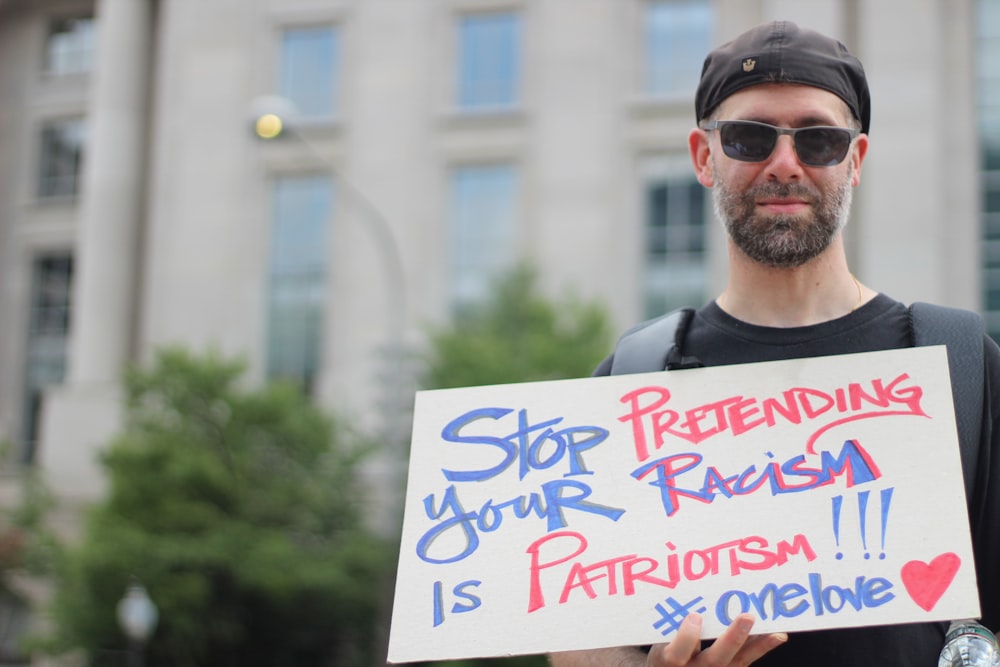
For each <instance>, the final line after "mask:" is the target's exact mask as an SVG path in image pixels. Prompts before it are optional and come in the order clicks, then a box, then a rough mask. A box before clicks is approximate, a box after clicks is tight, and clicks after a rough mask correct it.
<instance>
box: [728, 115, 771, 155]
mask: <svg viewBox="0 0 1000 667" xmlns="http://www.w3.org/2000/svg"><path fill="white" fill-rule="evenodd" d="M720 138H721V139H722V151H723V152H724V153H725V154H726V155H728V156H729V157H731V158H733V159H734V160H742V161H744V162H760V161H762V160H766V159H767V156H768V155H770V154H771V151H773V150H774V144H775V143H777V141H778V132H777V131H776V130H775V129H774V128H773V127H768V126H767V125H758V124H756V123H740V122H733V123H726V124H725V125H722V127H721V128H720Z"/></svg>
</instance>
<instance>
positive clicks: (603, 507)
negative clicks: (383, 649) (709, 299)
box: [389, 347, 979, 662]
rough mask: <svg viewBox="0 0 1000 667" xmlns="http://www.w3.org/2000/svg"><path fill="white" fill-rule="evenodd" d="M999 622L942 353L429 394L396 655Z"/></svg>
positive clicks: (414, 479) (407, 527)
mask: <svg viewBox="0 0 1000 667" xmlns="http://www.w3.org/2000/svg"><path fill="white" fill-rule="evenodd" d="M692 611H697V612H699V613H701V614H702V616H703V618H704V626H703V627H704V636H705V637H706V638H708V637H716V636H718V635H719V634H721V633H722V631H723V630H724V629H725V627H726V626H727V625H728V624H729V623H730V622H731V619H733V618H734V617H735V616H736V615H737V614H739V613H741V612H749V613H751V614H753V615H754V616H755V617H756V619H757V620H756V621H755V625H754V632H755V633H756V632H774V631H787V632H795V631H798V630H811V629H817V628H832V627H843V626H860V625H878V624H888V623H908V622H918V621H935V620H945V619H952V618H966V617H977V616H978V615H979V604H978V597H977V592H976V580H975V571H974V565H973V558H972V549H971V541H970V537H969V528H968V520H967V514H966V504H965V494H964V486H963V482H962V472H961V462H960V455H959V448H958V442H957V434H956V429H955V417H954V408H953V403H952V397H951V384H950V381H949V376H948V362H947V356H946V353H945V348H944V347H933V348H910V349H902V350H893V351H888V352H877V353H869V354H858V355H847V356H838V357H823V358H815V359H797V360H792V361H782V362H769V363H760V364H747V365H742V366H727V367H717V368H704V369H692V370H684V371H673V372H661V373H646V374H640V375H624V376H614V377H603V378H587V379H580V380H566V381H553V382H537V383H525V384H512V385H499V386H489V387H470V388H464V389H454V390H439V391H425V392H420V393H418V395H417V398H416V412H415V419H414V425H413V442H412V451H411V461H410V472H409V486H408V489H407V495H406V506H405V513H404V521H403V533H402V549H401V555H400V562H399V571H398V578H397V584H396V598H395V606H394V611H393V619H392V628H391V633H390V641H389V661H390V662H410V661H425V660H443V659H457V658H464V657H476V656H500V655H514V654H530V653H542V652H549V651H559V650H569V649H586V648H599V647H607V646H624V645H642V644H652V643H657V642H663V641H670V639H671V637H672V636H673V634H674V633H675V632H676V630H677V628H678V627H679V625H680V623H681V621H682V620H683V618H684V616H685V615H687V614H688V613H691V612H692Z"/></svg>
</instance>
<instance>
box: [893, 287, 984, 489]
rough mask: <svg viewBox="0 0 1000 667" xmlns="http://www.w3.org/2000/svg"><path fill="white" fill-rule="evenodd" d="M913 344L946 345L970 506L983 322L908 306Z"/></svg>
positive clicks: (978, 416)
mask: <svg viewBox="0 0 1000 667" xmlns="http://www.w3.org/2000/svg"><path fill="white" fill-rule="evenodd" d="M910 319H911V324H912V331H913V344H914V345H916V346H918V347H921V346H925V345H946V346H947V347H948V372H949V374H950V375H951V393H952V400H953V401H954V403H955V425H956V426H957V427H958V442H959V445H960V447H961V452H962V474H963V476H964V478H965V497H966V499H967V500H968V501H969V503H970V504H971V503H972V498H973V493H974V491H975V484H976V462H977V459H978V452H979V435H980V429H981V428H982V423H983V422H982V420H983V377H984V375H983V374H984V370H983V369H984V366H983V363H984V361H983V336H984V335H985V327H984V325H983V319H982V317H980V316H979V315H978V314H977V313H974V312H972V311H968V310H960V309H957V308H947V307H945V306H936V305H933V304H929V303H914V304H913V305H911V306H910Z"/></svg>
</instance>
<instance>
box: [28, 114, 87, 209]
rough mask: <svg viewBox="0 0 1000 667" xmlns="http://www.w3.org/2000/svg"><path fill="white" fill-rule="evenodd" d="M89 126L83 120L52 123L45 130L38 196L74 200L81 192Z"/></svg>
mask: <svg viewBox="0 0 1000 667" xmlns="http://www.w3.org/2000/svg"><path fill="white" fill-rule="evenodd" d="M85 134H86V125H85V123H84V121H83V119H82V118H65V119H61V120H53V121H49V122H47V123H45V124H44V125H43V126H42V136H41V147H40V155H39V175H38V196H39V197H41V198H43V199H45V198H53V197H75V196H76V195H77V193H78V192H79V188H80V175H81V173H80V169H81V166H82V163H83V144H84V141H85V139H86V137H85Z"/></svg>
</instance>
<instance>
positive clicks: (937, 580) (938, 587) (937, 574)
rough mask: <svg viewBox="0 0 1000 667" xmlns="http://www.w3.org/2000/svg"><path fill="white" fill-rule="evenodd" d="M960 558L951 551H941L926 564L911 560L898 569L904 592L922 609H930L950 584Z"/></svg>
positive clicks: (960, 560)
mask: <svg viewBox="0 0 1000 667" xmlns="http://www.w3.org/2000/svg"><path fill="white" fill-rule="evenodd" d="M961 564H962V559H961V558H959V557H958V555H956V554H953V553H951V552H948V553H943V554H941V555H940V556H938V557H937V558H935V559H934V560H932V561H931V562H930V564H927V563H925V562H923V561H920V560H911V561H910V562H909V563H907V564H906V565H904V566H903V569H902V570H900V571H899V576H900V577H902V579H903V585H904V586H905V587H906V592H907V593H909V594H910V597H911V598H913V601H914V602H916V603H917V604H918V605H920V607H921V608H922V609H923V610H924V611H930V610H931V609H933V608H934V605H936V604H937V601H938V600H940V599H941V596H942V595H944V592H945V591H946V590H948V586H951V580H952V579H954V578H955V573H956V572H958V568H959V566H960V565H961Z"/></svg>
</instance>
